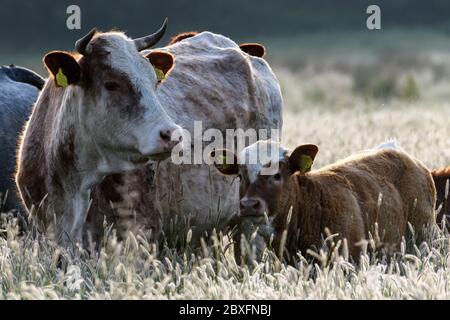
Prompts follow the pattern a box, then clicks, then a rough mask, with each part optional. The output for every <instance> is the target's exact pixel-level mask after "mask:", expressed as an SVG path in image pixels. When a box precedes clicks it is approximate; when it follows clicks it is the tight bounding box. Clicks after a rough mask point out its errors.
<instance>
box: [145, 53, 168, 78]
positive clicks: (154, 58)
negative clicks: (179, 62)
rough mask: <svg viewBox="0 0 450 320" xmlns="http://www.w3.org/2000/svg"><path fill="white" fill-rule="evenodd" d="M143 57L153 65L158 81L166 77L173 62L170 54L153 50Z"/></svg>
mask: <svg viewBox="0 0 450 320" xmlns="http://www.w3.org/2000/svg"><path fill="white" fill-rule="evenodd" d="M145 57H146V58H147V59H148V60H149V61H150V63H151V64H152V65H153V68H154V69H155V72H156V76H157V78H158V81H162V80H164V79H165V78H166V77H167V75H168V73H169V72H170V70H171V69H172V67H173V63H174V60H175V59H174V57H173V55H171V54H170V53H168V52H164V51H159V50H153V51H152V52H150V53H149V54H147V55H146V56H145Z"/></svg>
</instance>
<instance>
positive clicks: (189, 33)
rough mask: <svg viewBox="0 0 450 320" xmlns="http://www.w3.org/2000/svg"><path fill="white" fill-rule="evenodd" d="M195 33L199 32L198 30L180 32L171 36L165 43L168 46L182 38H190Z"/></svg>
mask: <svg viewBox="0 0 450 320" xmlns="http://www.w3.org/2000/svg"><path fill="white" fill-rule="evenodd" d="M197 34H199V32H198V31H186V32H181V33H179V34H177V35H176V36H173V37H172V38H170V41H169V43H168V44H167V45H168V46H170V45H172V44H175V43H177V42H180V41H182V40H184V39H188V38H192V37H193V36H195V35H197Z"/></svg>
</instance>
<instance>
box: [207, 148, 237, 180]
mask: <svg viewBox="0 0 450 320" xmlns="http://www.w3.org/2000/svg"><path fill="white" fill-rule="evenodd" d="M210 156H211V158H213V161H214V166H215V167H216V168H217V170H219V171H220V172H221V173H222V174H225V175H235V174H238V173H239V165H238V161H237V157H236V155H235V154H234V153H233V152H232V151H230V150H228V149H217V150H214V151H212V152H211V154H210Z"/></svg>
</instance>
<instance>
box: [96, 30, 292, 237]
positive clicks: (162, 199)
mask: <svg viewBox="0 0 450 320" xmlns="http://www.w3.org/2000/svg"><path fill="white" fill-rule="evenodd" d="M158 50H159V51H163V52H167V53H170V54H172V55H173V56H174V57H175V65H174V67H173V69H172V71H171V73H170V76H169V77H168V78H167V79H166V80H164V81H163V82H162V83H161V84H160V85H159V87H158V89H157V96H158V100H159V101H160V102H161V105H163V106H164V108H165V111H166V112H167V113H168V115H169V116H170V117H171V118H172V119H173V120H174V122H175V123H177V124H179V125H180V126H181V127H182V128H184V129H187V130H188V131H189V132H190V133H191V134H192V135H193V131H194V122H195V121H202V127H203V130H206V129H209V128H216V129H219V130H221V131H222V132H225V129H236V128H242V129H244V130H247V129H249V128H253V129H256V130H258V129H279V130H280V131H281V126H282V104H283V101H282V96H281V90H280V85H279V83H278V80H277V78H276V77H275V75H274V73H273V72H272V70H271V68H270V66H269V65H268V63H267V62H266V61H265V60H264V59H262V58H260V57H256V56H251V55H249V54H247V53H246V52H244V51H243V50H244V49H242V50H241V49H240V47H239V46H238V45H237V44H236V43H235V42H234V41H232V40H231V39H229V38H227V37H224V36H222V35H218V34H214V33H211V32H202V33H199V34H197V35H195V36H191V37H188V38H185V39H183V40H182V41H179V42H176V43H174V44H171V45H169V46H167V47H164V48H158ZM150 52H151V51H150ZM269 137H270V131H269ZM192 142H193V141H192ZM206 144H208V143H205V145H206ZM155 172H157V174H155ZM95 191H96V192H95V196H94V203H93V205H92V207H93V213H92V214H90V216H89V219H90V220H91V221H92V222H93V223H91V224H90V225H91V226H96V227H93V228H92V229H91V230H90V231H92V232H94V233H95V230H97V231H98V230H99V226H100V225H101V223H102V221H103V216H104V215H105V216H106V217H107V218H108V220H109V221H110V222H113V223H115V225H116V226H117V227H118V229H119V230H120V231H126V230H129V229H130V227H131V228H132V227H138V228H144V229H146V231H148V232H150V231H151V232H152V233H153V235H155V234H156V235H157V234H159V231H160V229H161V220H162V221H164V223H163V225H164V229H170V228H171V223H170V219H175V216H176V215H178V218H177V220H178V221H180V220H183V219H186V218H187V217H190V218H189V220H190V222H189V223H190V226H191V227H192V229H193V233H194V237H195V236H198V235H201V234H203V231H208V232H210V231H211V230H212V229H213V228H216V229H223V228H225V227H226V226H227V225H228V222H229V220H230V218H231V217H232V216H233V215H234V214H235V213H237V211H238V203H239V196H238V182H236V181H234V180H233V179H232V178H229V177H226V176H223V175H221V174H220V173H218V172H217V170H214V168H212V169H211V167H210V166H209V165H207V164H197V165H174V164H173V163H171V161H170V160H167V161H164V162H161V163H160V165H159V170H156V167H155V166H154V165H149V166H147V168H146V170H142V169H141V170H137V171H135V172H132V173H128V174H124V175H114V176H110V177H108V178H106V179H105V181H104V183H102V184H101V185H100V186H99V188H97V189H96V190H95ZM161 218H162V219H161ZM95 221H96V223H95Z"/></svg>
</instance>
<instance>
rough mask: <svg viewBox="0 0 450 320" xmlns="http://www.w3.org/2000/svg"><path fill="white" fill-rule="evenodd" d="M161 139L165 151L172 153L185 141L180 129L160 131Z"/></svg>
mask: <svg viewBox="0 0 450 320" xmlns="http://www.w3.org/2000/svg"><path fill="white" fill-rule="evenodd" d="M159 137H160V138H161V142H162V144H163V148H164V151H166V152H170V151H172V149H173V148H174V147H175V146H176V145H177V144H179V143H181V142H182V141H183V136H182V134H181V129H180V127H178V126H177V127H175V128H173V129H163V130H160V131H159Z"/></svg>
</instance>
